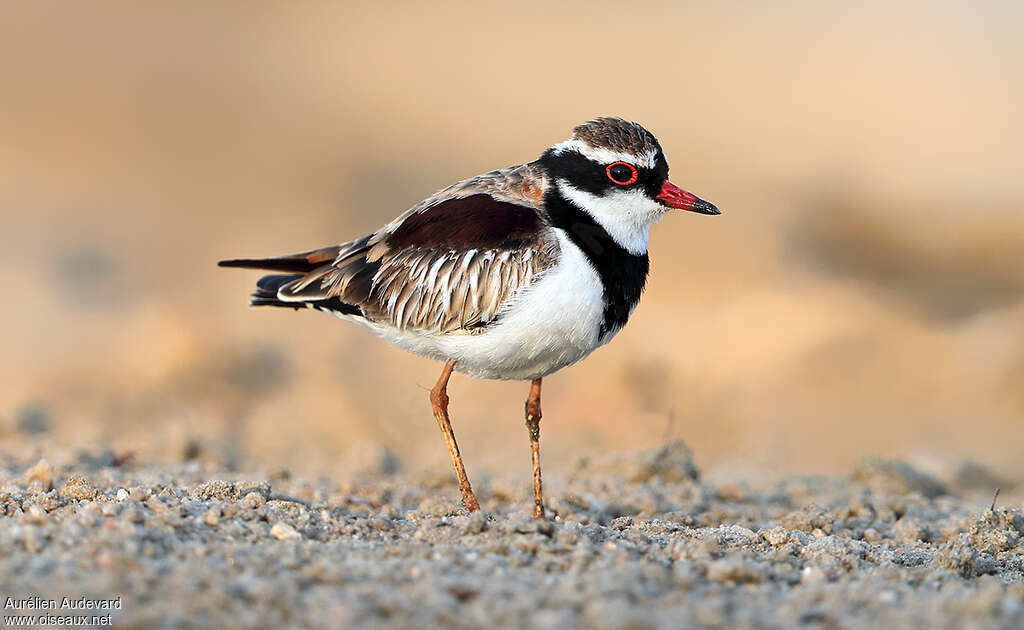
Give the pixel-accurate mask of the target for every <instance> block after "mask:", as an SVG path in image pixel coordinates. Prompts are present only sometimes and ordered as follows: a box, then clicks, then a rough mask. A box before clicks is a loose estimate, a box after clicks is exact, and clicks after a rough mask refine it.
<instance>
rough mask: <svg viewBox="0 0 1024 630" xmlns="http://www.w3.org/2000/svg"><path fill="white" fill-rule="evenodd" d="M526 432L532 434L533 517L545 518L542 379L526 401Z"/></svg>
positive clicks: (535, 381)
mask: <svg viewBox="0 0 1024 630" xmlns="http://www.w3.org/2000/svg"><path fill="white" fill-rule="evenodd" d="M525 407H526V430H527V431H529V432H530V457H531V459H532V460H533V517H534V518H544V491H543V489H542V488H541V480H540V379H539V378H535V379H533V382H531V383H530V397H529V398H527V399H526V405H525Z"/></svg>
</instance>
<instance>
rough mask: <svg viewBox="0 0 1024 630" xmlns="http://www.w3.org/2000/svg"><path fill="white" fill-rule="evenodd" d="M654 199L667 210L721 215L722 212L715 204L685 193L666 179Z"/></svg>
mask: <svg viewBox="0 0 1024 630" xmlns="http://www.w3.org/2000/svg"><path fill="white" fill-rule="evenodd" d="M655 199H657V200H658V201H660V202H661V203H662V204H664V205H666V206H668V207H669V208H678V209H680V210H689V211H690V212H699V213H700V214H722V212H721V211H720V210H719V209H718V208H716V207H715V204H713V203H709V202H707V201H704V200H703V199H701V198H700V197H698V196H697V195H694V194H693V193H688V192H686V191H685V190H683V189H682V188H680V187H679V186H676V185H675V184H673V183H672V182H670V181H668V180H667V179H666V180H665V183H664V184H662V185H661V192H660V193H658V196H657V197H655Z"/></svg>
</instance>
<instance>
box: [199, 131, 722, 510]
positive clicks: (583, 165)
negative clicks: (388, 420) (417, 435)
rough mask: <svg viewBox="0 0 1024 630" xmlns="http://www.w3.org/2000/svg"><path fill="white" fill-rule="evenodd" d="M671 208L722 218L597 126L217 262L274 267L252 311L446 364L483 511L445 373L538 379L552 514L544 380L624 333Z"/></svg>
mask: <svg viewBox="0 0 1024 630" xmlns="http://www.w3.org/2000/svg"><path fill="white" fill-rule="evenodd" d="M672 210H686V211H690V212H695V213H699V214H705V215H717V214H721V213H720V211H719V210H718V208H717V207H715V205H714V204H712V203H710V202H707V201H705V200H703V199H701V198H699V197H697V196H695V195H693V194H691V193H689V192H687V191H685V190H683V189H682V188H680V187H678V186H676V185H675V184H673V183H672V182H670V181H669V179H668V161H667V159H666V157H665V153H664V151H663V150H662V148H661V145H660V144H659V142H658V140H657V139H656V138H655V136H654V134H652V133H651V132H650V131H648V130H647V129H645V128H644V127H643V126H641V125H640V124H638V123H636V122H631V121H628V120H625V119H622V118H618V117H601V118H595V119H593V120H590V121H588V122H585V123H583V124H580V125H578V126H576V127H574V128H573V130H572V135H571V136H570V137H569V138H568V139H567V140H564V141H562V142H559V143H557V144H555V145H553V146H551V147H549V148H548V149H546V150H545V151H544V152H543V153H542V154H541V155H540V157H539V158H538V159H536V160H534V161H532V162H528V163H525V164H519V165H516V166H510V167H507V168H502V169H498V170H495V171H491V172H488V173H485V174H482V175H477V176H475V177H470V178H469V179H465V180H463V181H460V182H458V183H455V184H452V185H451V186H448V187H447V188H444V189H443V190H441V191H439V192H437V193H436V194H434V195H432V196H430V197H428V198H426V199H424V200H423V201H421V202H419V203H417V204H416V205H414V206H412V207H411V208H409V209H408V210H406V211H405V212H404V213H402V214H400V215H399V216H398V217H397V218H395V219H394V220H393V221H391V222H390V223H388V224H387V225H384V226H383V227H381V228H380V229H378V230H376V231H375V232H373V233H372V234H369V235H367V236H363V237H362V238H358V239H355V240H351V241H347V242H344V243H341V244H339V245H332V246H329V247H323V248H321V249H315V250H311V251H307V252H303V253H300V254H292V255H287V256H279V257H275V258H240V259H231V260H222V261H220V262H219V263H218V264H219V265H220V266H222V267H242V268H250V269H262V270H265V271H270V272H274V273H271V274H269V275H264V276H263V277H261V278H260V279H259V280H258V281H257V283H256V290H255V292H254V293H253V294H252V299H251V302H250V304H251V305H252V306H272V307H285V308H294V309H312V310H316V311H321V312H323V313H327V314H330V315H334V316H335V317H337V318H340V319H342V320H345V321H349V322H354V323H358V324H361V325H363V326H365V327H367V328H369V329H370V330H372V331H373V332H374V333H376V334H377V335H379V336H380V337H382V338H383V339H384V340H386V341H388V342H390V343H392V344H393V345H395V346H398V347H399V348H402V349H404V350H406V351H409V352H412V353H415V354H418V355H422V356H425V357H428V358H431V359H435V360H438V361H440V362H443V367H442V369H441V374H440V377H439V378H438V380H437V382H436V384H435V385H434V387H433V388H432V389H431V390H430V404H431V407H432V410H433V414H434V417H435V419H436V420H437V423H438V425H439V427H440V428H441V432H442V434H443V436H444V439H445V442H446V444H447V446H448V451H449V455H450V456H451V460H452V466H453V468H454V470H455V477H456V479H457V481H458V484H459V489H460V492H461V494H462V504H463V506H464V507H465V509H466V510H468V511H469V512H475V511H477V510H479V509H480V504H479V502H478V500H477V498H476V495H475V494H474V492H473V488H472V484H471V483H470V481H469V477H468V475H467V473H466V468H465V466H464V464H463V461H462V456H461V454H460V451H459V446H458V443H457V441H456V439H455V433H454V430H453V428H452V424H451V418H450V416H449V413H448V407H449V398H448V393H447V387H448V382H449V379H450V378H451V375H452V372H453V371H456V372H460V373H463V374H466V375H469V376H471V377H476V378H481V379H496V380H516V381H529V383H530V385H529V391H528V395H527V399H526V402H525V405H524V415H525V422H526V427H527V433H528V437H529V441H530V453H531V465H532V469H533V494H534V497H533V498H534V504H533V515H534V516H535V517H536V518H539V519H543V518H545V516H546V513H545V507H544V499H543V484H542V475H541V466H540V421H541V382H542V379H543V378H544V377H546V376H549V375H551V374H552V373H554V372H556V371H558V370H560V369H562V368H564V367H567V366H570V365H572V364H574V363H576V362H578V361H580V360H581V359H583V358H584V357H586V356H588V355H589V354H590V353H591V352H593V351H594V350H595V349H597V348H598V347H600V346H602V345H604V344H606V343H608V342H609V341H611V339H612V338H613V337H615V335H616V334H617V333H618V332H619V331H620V330H621V329H622V327H623V326H624V325H625V324H626V322H627V320H628V319H629V317H630V315H631V314H632V312H633V310H634V308H635V307H636V305H637V302H638V301H639V299H640V295H641V293H642V292H643V290H644V287H645V284H646V281H647V275H648V270H649V259H648V254H647V245H648V239H649V228H650V226H651V225H652V224H653V223H655V222H657V221H658V220H659V219H661V218H662V217H663V216H664V215H665V214H667V213H668V212H670V211H672Z"/></svg>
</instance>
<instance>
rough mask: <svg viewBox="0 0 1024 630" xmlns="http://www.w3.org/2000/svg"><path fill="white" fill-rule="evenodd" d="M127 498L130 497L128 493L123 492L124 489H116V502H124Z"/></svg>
mask: <svg viewBox="0 0 1024 630" xmlns="http://www.w3.org/2000/svg"><path fill="white" fill-rule="evenodd" d="M129 496H130V495H129V493H128V491H127V490H125V489H124V488H118V489H117V500H118V501H124V500H125V499H127V498H128V497H129Z"/></svg>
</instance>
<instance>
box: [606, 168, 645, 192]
mask: <svg viewBox="0 0 1024 630" xmlns="http://www.w3.org/2000/svg"><path fill="white" fill-rule="evenodd" d="M615 166H625V167H626V168H628V169H629V172H630V173H631V175H630V178H629V179H628V180H626V181H622V180H619V179H615V177H614V176H613V175H612V167H615ZM604 172H605V174H606V175H607V176H608V179H610V180H612V181H613V182H615V183H616V184H618V185H619V186H629V185H630V184H633V183H635V182H636V180H637V179H639V178H640V173H638V172H637V170H636V167H635V166H633V165H632V164H629V163H627V162H612V163H611V164H609V165H608V166H606V167H605V169H604Z"/></svg>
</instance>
